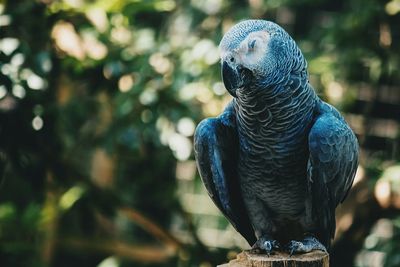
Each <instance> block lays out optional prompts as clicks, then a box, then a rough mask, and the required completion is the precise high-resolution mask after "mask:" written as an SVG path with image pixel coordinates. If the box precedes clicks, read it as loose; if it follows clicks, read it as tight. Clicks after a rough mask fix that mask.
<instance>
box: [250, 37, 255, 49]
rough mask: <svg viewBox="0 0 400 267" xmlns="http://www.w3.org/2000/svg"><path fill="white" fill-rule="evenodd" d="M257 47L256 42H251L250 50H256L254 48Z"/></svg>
mask: <svg viewBox="0 0 400 267" xmlns="http://www.w3.org/2000/svg"><path fill="white" fill-rule="evenodd" d="M255 46H256V40H255V39H254V40H252V41H250V42H249V50H254V47H255Z"/></svg>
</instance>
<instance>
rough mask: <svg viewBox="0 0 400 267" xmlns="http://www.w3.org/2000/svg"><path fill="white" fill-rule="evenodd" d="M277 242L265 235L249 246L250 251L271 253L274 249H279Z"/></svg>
mask: <svg viewBox="0 0 400 267" xmlns="http://www.w3.org/2000/svg"><path fill="white" fill-rule="evenodd" d="M279 248H280V245H279V242H278V241H276V240H273V239H269V238H266V237H260V238H259V239H258V240H257V242H256V243H255V244H254V245H253V246H252V247H251V251H253V252H256V253H260V252H265V253H267V255H268V256H269V255H271V253H273V251H274V250H279Z"/></svg>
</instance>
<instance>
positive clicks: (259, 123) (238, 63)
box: [194, 20, 359, 255]
mask: <svg viewBox="0 0 400 267" xmlns="http://www.w3.org/2000/svg"><path fill="white" fill-rule="evenodd" d="M219 51H220V57H221V76H222V82H223V84H224V86H225V88H226V90H227V91H228V93H229V94H230V95H232V100H231V101H230V102H229V103H228V104H227V105H226V107H225V109H224V110H223V112H222V113H221V114H220V115H219V116H217V117H213V118H205V119H203V120H202V121H201V122H200V123H199V124H198V125H197V127H196V130H195V133H194V156H195V159H196V165H197V168H198V171H199V174H200V177H201V179H202V182H203V183H204V186H205V188H206V190H207V192H208V195H209V196H210V197H211V199H212V200H213V202H214V203H215V205H216V206H217V207H218V208H219V210H220V211H221V212H222V213H223V215H224V216H225V217H226V218H227V219H228V220H229V222H230V223H231V224H232V225H233V226H234V228H235V229H236V230H237V231H238V232H239V233H240V234H241V235H242V236H243V237H244V238H245V239H246V240H247V242H248V243H249V245H250V246H251V250H254V251H256V252H260V253H267V254H268V255H270V254H271V253H275V252H276V251H280V250H282V249H284V250H285V251H287V252H288V253H290V255H292V254H294V253H298V254H301V253H308V252H310V251H314V250H321V251H325V252H328V251H329V249H330V246H331V242H332V240H333V238H334V234H335V229H336V221H335V220H336V219H335V209H336V207H337V206H338V205H339V204H340V203H342V202H343V201H344V199H345V198H346V196H347V195H348V193H349V190H350V188H351V187H352V184H353V181H354V177H355V174H356V170H357V167H358V161H359V159H358V155H359V145H358V141H357V137H356V136H355V134H354V132H353V131H352V130H351V128H350V126H349V125H348V124H347V123H346V121H345V119H344V118H343V116H342V115H341V114H340V113H339V111H338V110H337V109H336V108H335V107H333V106H332V105H330V104H328V103H326V102H324V101H323V100H322V99H320V98H319V96H318V95H317V93H316V92H315V90H314V88H313V87H312V85H311V84H310V82H309V79H308V71H307V61H306V59H305V57H304V56H303V54H302V52H301V50H300V48H299V47H298V46H297V44H296V42H295V41H294V40H293V39H292V37H291V36H290V35H289V34H288V33H287V32H286V31H285V30H284V29H283V28H282V27H281V26H279V25H278V24H276V23H274V22H272V21H267V20H244V21H241V22H239V23H237V24H236V25H234V26H233V27H232V28H230V29H229V30H228V31H227V32H226V33H225V34H224V36H223V38H222V40H221V42H220V44H219ZM282 244H283V246H282Z"/></svg>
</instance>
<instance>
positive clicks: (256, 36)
mask: <svg viewBox="0 0 400 267" xmlns="http://www.w3.org/2000/svg"><path fill="white" fill-rule="evenodd" d="M269 40H270V35H269V33H268V32H266V31H258V32H252V33H250V34H249V35H248V36H247V37H246V39H244V40H243V41H242V42H241V44H240V46H239V47H238V49H237V51H236V54H237V57H238V61H240V63H241V64H242V65H243V66H244V67H246V68H249V69H252V66H256V65H258V63H259V62H260V61H261V60H262V59H263V58H264V56H265V54H266V53H267V47H268V42H269ZM238 63H239V62H238Z"/></svg>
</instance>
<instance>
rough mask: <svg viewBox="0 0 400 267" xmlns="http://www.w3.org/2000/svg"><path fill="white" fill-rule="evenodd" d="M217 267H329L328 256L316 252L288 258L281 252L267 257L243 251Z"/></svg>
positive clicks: (324, 253) (287, 255)
mask: <svg viewBox="0 0 400 267" xmlns="http://www.w3.org/2000/svg"><path fill="white" fill-rule="evenodd" d="M217 267H329V254H328V253H326V252H322V251H319V250H316V251H312V252H310V253H306V254H296V255H293V256H291V257H289V254H287V253H283V252H276V253H274V254H273V255H270V256H267V255H265V254H253V253H250V252H249V251H243V252H242V253H240V254H238V255H237V257H236V259H234V260H231V261H230V262H229V263H225V264H222V265H218V266H217Z"/></svg>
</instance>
